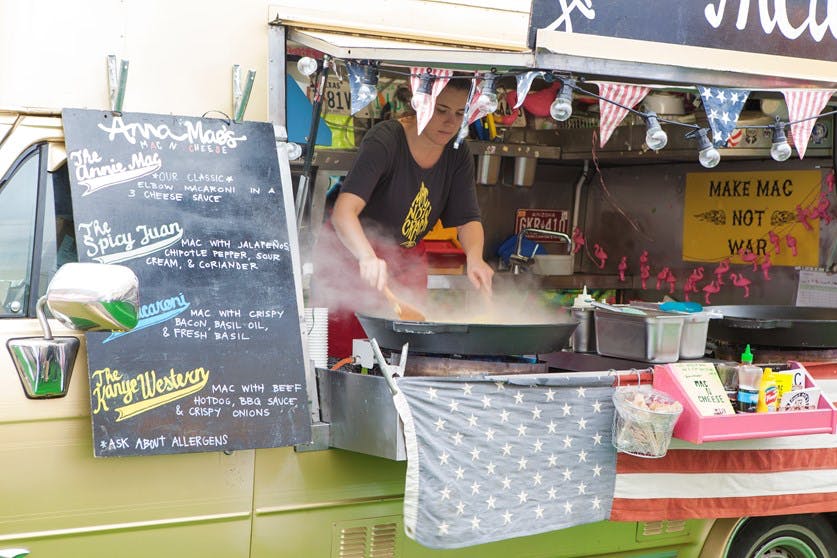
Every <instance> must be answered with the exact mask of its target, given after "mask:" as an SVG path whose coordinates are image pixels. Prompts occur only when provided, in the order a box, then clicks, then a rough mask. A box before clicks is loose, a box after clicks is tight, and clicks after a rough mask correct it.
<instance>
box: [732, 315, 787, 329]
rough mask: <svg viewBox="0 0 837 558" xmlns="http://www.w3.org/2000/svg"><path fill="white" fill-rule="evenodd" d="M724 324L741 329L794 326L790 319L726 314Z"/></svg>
mask: <svg viewBox="0 0 837 558" xmlns="http://www.w3.org/2000/svg"><path fill="white" fill-rule="evenodd" d="M723 322H724V324H725V325H727V326H728V327H737V328H740V329H779V328H789V327H792V325H793V324H792V323H791V322H790V320H778V319H777V320H753V319H748V318H740V319H738V318H731V317H729V316H724V320H723Z"/></svg>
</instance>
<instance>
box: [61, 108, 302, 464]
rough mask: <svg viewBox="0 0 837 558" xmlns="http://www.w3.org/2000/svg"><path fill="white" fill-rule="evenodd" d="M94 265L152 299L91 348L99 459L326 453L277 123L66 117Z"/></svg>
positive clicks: (75, 190) (84, 248) (79, 216)
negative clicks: (316, 444)
mask: <svg viewBox="0 0 837 558" xmlns="http://www.w3.org/2000/svg"><path fill="white" fill-rule="evenodd" d="M63 119H64V131H65V136H66V146H67V159H68V170H69V174H70V184H71V189H72V201H73V213H74V218H75V230H76V245H77V248H78V257H79V261H95V262H100V263H118V264H122V265H126V266H128V267H130V268H131V269H133V270H134V272H135V273H136V274H137V276H138V277H139V284H140V304H141V309H140V321H139V324H138V325H137V327H136V328H135V329H133V330H132V331H130V332H125V333H88V334H87V355H88V368H89V376H90V402H91V412H92V417H93V439H94V445H95V450H94V452H95V455H97V456H117V455H119V456H124V455H146V454H160V453H184V452H199V451H219V450H239V449H251V448H263V447H278V446H286V445H291V444H296V443H300V442H306V441H309V440H310V437H311V434H310V418H309V413H308V400H307V395H306V393H307V392H306V389H305V375H304V363H303V356H302V354H303V353H302V339H301V335H300V325H299V314H300V311H299V304H298V299H297V296H296V292H297V291H296V287H295V284H294V273H293V266H292V261H291V252H290V247H289V238H288V228H287V225H286V219H285V202H284V199H283V190H282V182H281V176H280V172H279V164H278V160H277V156H276V145H275V143H274V135H273V128H272V126H271V125H270V124H267V123H255V122H244V123H235V122H228V121H226V120H218V119H206V118H191V117H183V116H170V115H169V116H166V115H157V114H140V113H122V114H121V115H114V114H113V113H110V112H101V111H91V110H65V111H64V112H63Z"/></svg>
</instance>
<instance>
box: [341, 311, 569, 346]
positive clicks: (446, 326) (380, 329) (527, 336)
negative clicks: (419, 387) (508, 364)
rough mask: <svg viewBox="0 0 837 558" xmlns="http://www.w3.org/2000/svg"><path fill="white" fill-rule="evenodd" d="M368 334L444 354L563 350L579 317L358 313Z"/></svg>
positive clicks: (389, 342) (382, 340)
mask: <svg viewBox="0 0 837 558" xmlns="http://www.w3.org/2000/svg"><path fill="white" fill-rule="evenodd" d="M356 315H357V319H358V320H359V321H360V325H361V326H363V330H364V331H365V332H366V335H367V336H369V338H375V339H376V340H377V341H378V344H379V345H380V346H381V347H384V348H387V349H394V350H400V349H401V347H402V345H404V343H409V344H410V351H414V352H420V353H433V354H440V355H441V354H444V355H451V354H456V355H532V354H544V353H552V352H555V351H560V350H561V349H562V348H563V347H564V346H565V345H566V344H567V341H568V340H569V338H570V336H571V335H572V333H573V331H575V328H576V327H578V322H577V321H570V320H571V319H570V318H568V320H567V321H565V322H558V323H538V324H480V323H476V324H470V323H443V322H411V321H400V320H391V319H389V318H377V317H374V316H368V315H366V314H361V313H357V314H356Z"/></svg>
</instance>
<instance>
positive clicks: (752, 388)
mask: <svg viewBox="0 0 837 558" xmlns="http://www.w3.org/2000/svg"><path fill="white" fill-rule="evenodd" d="M761 379H762V370H761V368H760V367H758V366H755V365H754V364H753V353H752V352H750V345H747V348H746V349H745V350H744V352H743V353H742V354H741V365H740V366H739V367H738V412H740V413H755V412H756V407H758V403H759V386H760V385H761ZM774 385H775V384H774Z"/></svg>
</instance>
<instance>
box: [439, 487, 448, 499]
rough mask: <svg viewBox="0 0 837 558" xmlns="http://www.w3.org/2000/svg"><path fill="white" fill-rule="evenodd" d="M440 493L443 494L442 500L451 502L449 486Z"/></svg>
mask: <svg viewBox="0 0 837 558" xmlns="http://www.w3.org/2000/svg"><path fill="white" fill-rule="evenodd" d="M439 492H441V493H442V500H450V488H448V486H447V485H445V487H444V488H443V489H442V490H440V491H439Z"/></svg>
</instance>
